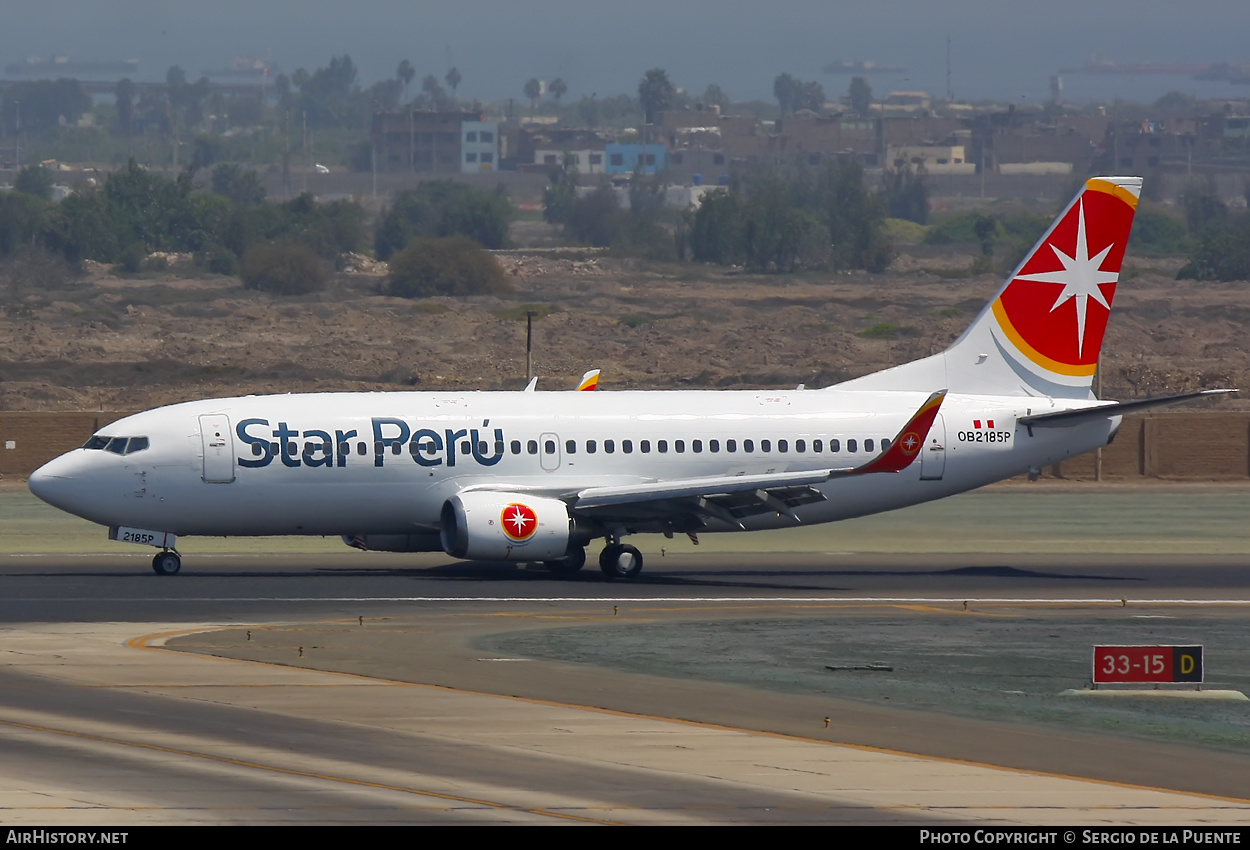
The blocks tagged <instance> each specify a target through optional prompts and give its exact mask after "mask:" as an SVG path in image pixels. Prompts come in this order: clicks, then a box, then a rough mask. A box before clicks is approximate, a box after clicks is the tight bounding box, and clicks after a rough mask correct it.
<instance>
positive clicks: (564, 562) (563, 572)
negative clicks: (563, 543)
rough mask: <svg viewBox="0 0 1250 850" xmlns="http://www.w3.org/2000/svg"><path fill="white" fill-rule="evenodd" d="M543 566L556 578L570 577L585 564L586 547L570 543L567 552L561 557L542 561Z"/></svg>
mask: <svg viewBox="0 0 1250 850" xmlns="http://www.w3.org/2000/svg"><path fill="white" fill-rule="evenodd" d="M543 566H544V567H546V568H547V571H548V572H550V573H551V574H552V575H553V576H555V577H556V578H571V577H573V576H574V575H576V574H577V573H578V572H579V571H580V570H581V568H582V567H584V566H586V547H585V546H578V545H577V544H576V543H571V544H569V551H568V553H567V554H566V555H565V556H564V557H563V558H559V559H557V560H554V561H543Z"/></svg>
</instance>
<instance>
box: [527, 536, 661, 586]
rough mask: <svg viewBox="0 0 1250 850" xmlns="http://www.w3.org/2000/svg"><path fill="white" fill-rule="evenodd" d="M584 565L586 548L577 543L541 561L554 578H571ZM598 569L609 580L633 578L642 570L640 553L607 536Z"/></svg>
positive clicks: (600, 554)
mask: <svg viewBox="0 0 1250 850" xmlns="http://www.w3.org/2000/svg"><path fill="white" fill-rule="evenodd" d="M585 565H586V548H585V547H584V546H579V545H577V544H575V543H574V544H571V545H570V546H569V550H568V554H566V555H565V556H564V557H563V558H559V559H557V560H553V561H543V566H544V567H546V568H547V571H548V572H550V573H551V574H552V575H553V576H555V577H556V578H572V577H573V576H575V575H577V573H578V572H580V571H581V569H582V567H584V566H585ZM599 569H600V570H602V571H603V575H604V576H605V577H606V578H607V579H608V580H609V581H612V580H614V579H618V578H623V579H630V578H635V577H636V576H637V575H638V574H639V573H640V572H642V553H641V552H639V551H638V550H637V549H636V548H635V547H633V546H630V545H628V544H625V543H621V542H619V541H618V540H617V539H615V538H612V537H609V538H608V545H606V546H604V547H603V551H602V552H600V553H599Z"/></svg>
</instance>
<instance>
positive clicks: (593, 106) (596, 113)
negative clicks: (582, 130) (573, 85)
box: [577, 95, 603, 127]
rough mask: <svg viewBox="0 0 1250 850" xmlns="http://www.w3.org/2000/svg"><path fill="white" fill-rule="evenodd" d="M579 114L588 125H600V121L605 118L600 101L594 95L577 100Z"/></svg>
mask: <svg viewBox="0 0 1250 850" xmlns="http://www.w3.org/2000/svg"><path fill="white" fill-rule="evenodd" d="M577 115H578V117H579V118H581V119H582V123H584V124H585V125H586V126H587V127H598V126H599V122H600V121H602V120H603V113H602V109H601V107H600V105H599V101H597V100H595V98H594V96H593V95H592V96H591V97H583V98H582V99H581V100H579V101H578V102H577Z"/></svg>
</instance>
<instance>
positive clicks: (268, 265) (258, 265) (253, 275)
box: [240, 242, 330, 295]
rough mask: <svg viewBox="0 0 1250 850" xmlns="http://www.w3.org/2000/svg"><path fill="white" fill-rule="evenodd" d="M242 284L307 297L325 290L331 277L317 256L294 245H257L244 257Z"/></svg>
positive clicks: (284, 243)
mask: <svg viewBox="0 0 1250 850" xmlns="http://www.w3.org/2000/svg"><path fill="white" fill-rule="evenodd" d="M240 277H242V278H243V285H244V286H245V287H246V288H248V289H257V290H260V291H261V292H268V293H270V294H273V295H304V294H307V293H309V292H317V291H320V290H322V289H325V286H326V283H327V281H328V280H329V277H330V276H329V274H328V273H327V271H326V268H325V266H324V265H323V264H322V262H321V261H320V260H319V259H318V258H317V255H316V253H314V252H313V250H312V249H311V248H308V247H307V246H305V245H300V244H298V243H295V242H272V243H268V244H264V245H257V246H256V247H255V248H252V249H251V250H250V251H248V252H247V254H246V255H244V257H243V269H242V272H241V274H240Z"/></svg>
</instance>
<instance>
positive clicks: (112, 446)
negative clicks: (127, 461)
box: [83, 434, 151, 455]
mask: <svg viewBox="0 0 1250 850" xmlns="http://www.w3.org/2000/svg"><path fill="white" fill-rule="evenodd" d="M149 445H151V444H150V443H149V442H148V438H147V437H103V436H100V435H99V434H96V435H95V436H93V437H92V438H91V439H89V440H87V442H85V443H83V448H84V449H104V450H105V451H109V452H112V453H113V454H116V455H132V454H134V453H135V452H141V451H143V450H144V449H146V448H148V447H149Z"/></svg>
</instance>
